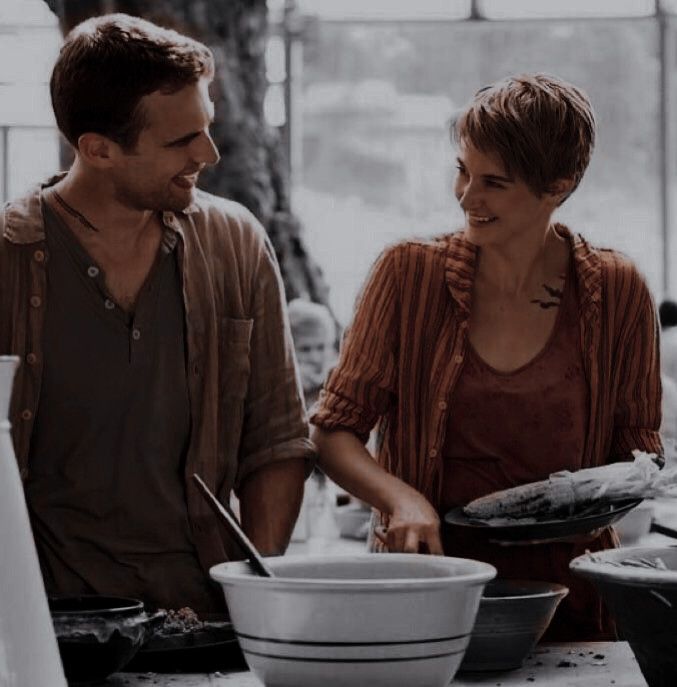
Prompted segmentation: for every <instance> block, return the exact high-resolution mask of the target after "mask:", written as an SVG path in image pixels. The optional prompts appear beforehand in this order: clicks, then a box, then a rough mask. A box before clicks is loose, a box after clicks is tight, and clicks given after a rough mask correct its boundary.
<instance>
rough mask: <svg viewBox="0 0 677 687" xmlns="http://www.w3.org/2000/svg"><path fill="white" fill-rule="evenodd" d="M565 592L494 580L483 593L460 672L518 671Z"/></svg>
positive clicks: (549, 586) (529, 583)
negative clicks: (516, 669)
mask: <svg viewBox="0 0 677 687" xmlns="http://www.w3.org/2000/svg"><path fill="white" fill-rule="evenodd" d="M568 592H569V590H568V589H567V588H566V587H564V586H563V585H561V584H555V583H553V582H536V581H533V580H494V581H493V582H490V583H489V584H488V585H487V586H486V588H485V590H484V595H483V596H482V600H481V601H480V609H479V612H478V614H477V619H476V620H475V627H474V628H473V632H472V638H471V640H470V645H469V646H468V649H467V651H466V652H465V657H464V658H463V663H462V664H461V668H460V670H463V671H485V670H513V669H515V668H519V667H520V666H521V665H522V663H523V661H524V659H525V658H526V657H527V656H528V655H529V653H530V652H531V651H532V649H533V648H534V647H535V646H536V644H537V643H538V641H539V640H540V638H541V637H542V636H543V633H544V632H545V631H546V630H547V629H548V626H549V625H550V621H551V620H552V617H553V616H554V615H555V610H557V606H558V605H559V602H560V601H561V600H562V599H563V598H564V597H565V596H566V595H567V593H568Z"/></svg>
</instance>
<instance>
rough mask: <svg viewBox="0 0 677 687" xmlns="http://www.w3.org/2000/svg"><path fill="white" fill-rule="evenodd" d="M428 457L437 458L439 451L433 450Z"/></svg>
mask: <svg viewBox="0 0 677 687" xmlns="http://www.w3.org/2000/svg"><path fill="white" fill-rule="evenodd" d="M428 455H429V456H430V457H431V458H436V457H437V449H436V448H431V449H430V451H429V452H428Z"/></svg>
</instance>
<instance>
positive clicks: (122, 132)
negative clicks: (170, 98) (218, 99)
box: [50, 14, 214, 150]
mask: <svg viewBox="0 0 677 687" xmlns="http://www.w3.org/2000/svg"><path fill="white" fill-rule="evenodd" d="M213 75H214V59H213V56H212V53H211V51H210V50H209V48H207V47H206V46H205V45H203V44H202V43H200V42H198V41H196V40H193V39H192V38H188V37H187V36H183V35H182V34H180V33H177V32H176V31H172V30H170V29H165V28H162V27H160V26H157V25H156V24H153V23H151V22H149V21H146V20H144V19H140V18H138V17H132V16H129V15H126V14H108V15H103V16H100V17H94V18H92V19H88V20H86V21H84V22H82V23H81V24H78V25H77V26H76V27H75V28H73V30H72V31H71V32H70V33H69V34H68V35H67V36H66V39H65V42H64V44H63V46H62V48H61V52H60V53H59V57H58V58H57V61H56V64H55V65H54V69H53V71H52V78H51V81H50V91H51V96H52V107H53V108H54V114H55V115H56V121H57V124H58V126H59V129H60V130H61V132H62V133H63V135H64V136H65V137H66V139H68V141H69V142H70V143H71V144H72V145H73V146H74V147H75V148H77V145H78V139H79V137H80V136H81V135H82V134H84V133H98V134H102V135H104V136H106V137H108V138H110V139H111V140H113V141H115V142H116V143H118V144H120V145H121V146H122V147H123V148H124V149H126V150H129V149H133V148H134V147H135V145H136V142H137V139H138V136H139V133H140V132H141V130H142V129H143V127H144V126H145V118H144V113H143V108H141V107H139V103H140V101H141V98H143V96H145V95H148V94H150V93H153V92H154V91H161V92H163V93H174V92H176V91H178V90H181V88H184V87H185V86H188V85H190V84H192V83H196V82H197V81H198V80H199V79H200V78H202V77H206V78H210V79H211V78H212V77H213Z"/></svg>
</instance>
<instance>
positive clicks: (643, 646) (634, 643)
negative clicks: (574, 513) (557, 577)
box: [571, 547, 677, 687]
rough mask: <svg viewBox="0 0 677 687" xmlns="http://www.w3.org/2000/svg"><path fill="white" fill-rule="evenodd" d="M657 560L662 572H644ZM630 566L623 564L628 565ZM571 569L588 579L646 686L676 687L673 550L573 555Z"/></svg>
mask: <svg viewBox="0 0 677 687" xmlns="http://www.w3.org/2000/svg"><path fill="white" fill-rule="evenodd" d="M657 559H660V561H661V562H662V564H664V565H665V567H666V568H667V569H665V570H663V569H659V568H655V567H650V566H651V565H652V564H655V562H656V560H657ZM632 561H634V564H633V563H631V564H630V565H628V562H632ZM571 569H572V570H573V571H574V572H575V573H577V574H579V575H581V576H583V577H585V578H587V579H589V580H592V581H593V582H594V583H595V585H596V586H597V588H598V589H599V591H600V594H601V595H602V599H603V600H604V602H605V603H606V604H607V606H608V607H609V609H610V610H611V612H612V614H613V616H614V619H615V620H616V624H617V626H618V631H619V634H620V635H621V639H625V640H626V641H627V642H628V643H629V644H630V647H631V648H632V651H633V652H634V654H635V658H636V659H637V663H638V664H639V667H640V669H641V671H642V674H643V675H644V678H645V679H646V681H647V683H648V684H649V687H675V685H677V548H671V547H634V548H621V549H611V550H608V551H600V552H597V553H594V554H586V555H584V556H579V557H578V558H575V559H574V560H573V561H572V562H571Z"/></svg>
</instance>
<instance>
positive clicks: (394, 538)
mask: <svg viewBox="0 0 677 687" xmlns="http://www.w3.org/2000/svg"><path fill="white" fill-rule="evenodd" d="M403 486H405V485H403ZM375 534H376V536H377V537H378V538H379V539H380V540H381V541H382V542H383V543H384V544H385V545H386V546H387V547H388V551H390V552H391V553H395V552H403V553H419V551H420V550H421V547H423V549H424V550H425V551H426V552H427V553H431V554H433V555H438V556H442V555H444V551H443V549H442V540H441V538H440V518H439V516H438V515H437V512H436V511H435V509H434V508H433V507H432V505H431V504H430V502H429V501H428V500H427V499H426V498H425V497H424V496H423V495H422V494H420V493H419V492H418V491H416V490H415V489H412V488H411V487H406V488H404V489H402V493H400V494H398V495H397V497H396V498H395V499H394V504H393V508H392V512H391V513H390V516H389V519H388V528H387V530H385V531H381V532H379V531H378V530H376V531H375Z"/></svg>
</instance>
